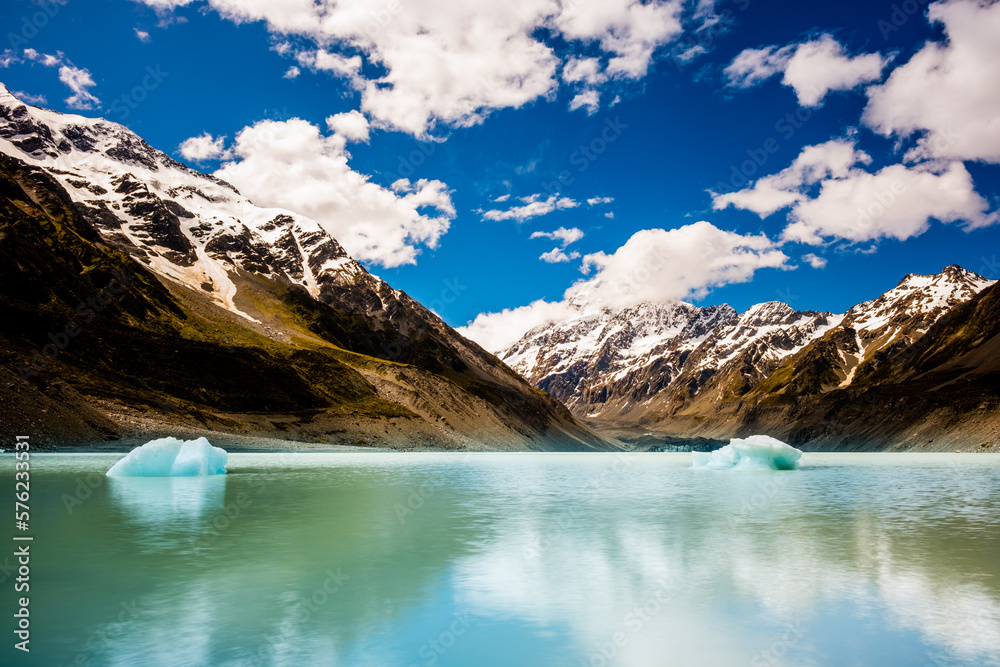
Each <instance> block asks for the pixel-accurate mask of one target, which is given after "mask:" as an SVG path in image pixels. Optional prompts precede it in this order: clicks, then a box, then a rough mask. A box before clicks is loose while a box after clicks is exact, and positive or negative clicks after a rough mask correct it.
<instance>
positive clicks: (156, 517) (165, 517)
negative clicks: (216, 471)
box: [107, 475, 226, 530]
mask: <svg viewBox="0 0 1000 667" xmlns="http://www.w3.org/2000/svg"><path fill="white" fill-rule="evenodd" d="M107 484H108V489H109V491H110V494H109V495H110V498H111V502H112V503H113V504H114V505H115V506H117V507H118V508H119V509H120V510H121V511H122V513H123V514H124V515H125V516H127V517H128V518H129V519H130V520H132V521H134V522H136V523H140V524H143V525H144V526H145V527H147V528H150V529H153V530H163V529H165V528H167V527H169V526H176V525H177V524H178V523H185V524H196V523H197V522H198V521H199V520H201V519H203V518H204V517H205V516H206V515H207V514H209V513H210V512H218V511H220V510H221V509H222V506H223V504H224V502H223V501H224V500H225V497H226V476H225V475H210V476H204V477H109V478H108V481H107Z"/></svg>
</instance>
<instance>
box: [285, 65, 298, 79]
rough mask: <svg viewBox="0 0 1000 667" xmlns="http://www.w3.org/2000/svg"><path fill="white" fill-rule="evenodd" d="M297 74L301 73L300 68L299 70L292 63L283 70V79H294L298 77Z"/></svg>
mask: <svg viewBox="0 0 1000 667" xmlns="http://www.w3.org/2000/svg"><path fill="white" fill-rule="evenodd" d="M299 74H302V70H300V69H299V68H298V67H296V66H295V65H292V66H291V67H289V68H288V69H287V70H286V71H285V74H284V76H283V78H285V79H295V78H298V76H299Z"/></svg>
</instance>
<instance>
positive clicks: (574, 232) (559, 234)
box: [531, 227, 583, 248]
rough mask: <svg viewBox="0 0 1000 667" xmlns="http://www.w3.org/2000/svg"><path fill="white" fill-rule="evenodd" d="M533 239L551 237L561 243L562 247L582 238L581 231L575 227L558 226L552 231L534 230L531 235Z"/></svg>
mask: <svg viewBox="0 0 1000 667" xmlns="http://www.w3.org/2000/svg"><path fill="white" fill-rule="evenodd" d="M531 238H533V239H552V240H553V241H559V242H560V243H562V247H564V248H565V247H566V246H568V245H570V244H571V243H576V242H577V241H579V240H580V239H582V238H583V231H581V230H580V229H577V228H576V227H571V228H569V229H566V228H565V227H560V228H559V229H557V230H555V231H554V232H534V233H533V234H532V235H531Z"/></svg>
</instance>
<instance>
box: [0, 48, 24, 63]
mask: <svg viewBox="0 0 1000 667" xmlns="http://www.w3.org/2000/svg"><path fill="white" fill-rule="evenodd" d="M19 62H21V59H20V58H18V56H17V53H15V52H14V51H12V50H11V49H4V50H3V53H0V67H10V66H11V65H14V64H16V63H19Z"/></svg>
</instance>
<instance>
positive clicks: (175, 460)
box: [107, 438, 229, 477]
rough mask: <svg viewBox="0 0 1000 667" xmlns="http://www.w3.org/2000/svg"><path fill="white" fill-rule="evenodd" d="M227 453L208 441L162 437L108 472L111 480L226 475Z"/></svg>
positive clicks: (132, 452) (133, 452)
mask: <svg viewBox="0 0 1000 667" xmlns="http://www.w3.org/2000/svg"><path fill="white" fill-rule="evenodd" d="M228 458H229V454H227V453H226V450H224V449H221V448H219V447H213V446H212V443H210V442H209V441H208V440H207V439H206V438H198V439H197V440H178V439H177V438H161V439H159V440H151V441H149V442H147V443H146V444H145V445H141V446H139V447H136V448H135V449H133V450H132V451H131V452H129V453H128V455H127V456H126V457H125V458H123V459H122V460H121V461H119V462H118V463H116V464H114V465H113V466H111V469H110V470H108V473H107V475H108V477H193V476H196V475H225V474H226V461H227V460H228Z"/></svg>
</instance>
